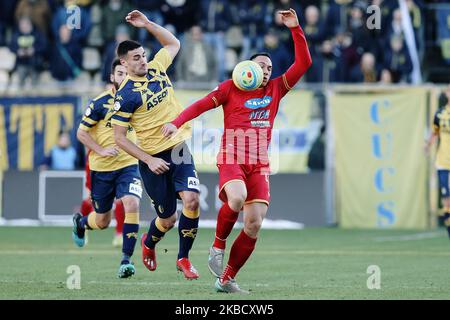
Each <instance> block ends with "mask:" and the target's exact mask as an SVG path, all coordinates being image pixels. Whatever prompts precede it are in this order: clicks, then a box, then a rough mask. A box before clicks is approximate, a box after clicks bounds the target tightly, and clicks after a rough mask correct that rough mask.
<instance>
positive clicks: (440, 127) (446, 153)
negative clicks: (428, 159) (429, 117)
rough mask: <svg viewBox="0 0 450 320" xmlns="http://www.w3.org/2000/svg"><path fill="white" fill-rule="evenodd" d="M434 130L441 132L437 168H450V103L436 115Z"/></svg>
mask: <svg viewBox="0 0 450 320" xmlns="http://www.w3.org/2000/svg"><path fill="white" fill-rule="evenodd" d="M433 130H434V132H435V133H436V134H439V148H438V151H437V155H436V168H438V169H446V170H450V104H449V105H447V106H446V107H445V108H441V109H439V110H438V111H437V112H436V114H435V115H434V123H433Z"/></svg>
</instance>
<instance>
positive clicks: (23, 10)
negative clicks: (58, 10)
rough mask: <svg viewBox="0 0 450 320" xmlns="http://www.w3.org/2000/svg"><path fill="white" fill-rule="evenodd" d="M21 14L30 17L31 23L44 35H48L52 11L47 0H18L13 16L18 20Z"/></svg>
mask: <svg viewBox="0 0 450 320" xmlns="http://www.w3.org/2000/svg"><path fill="white" fill-rule="evenodd" d="M23 16H27V17H30V19H31V22H32V23H33V25H34V26H35V27H36V28H37V29H38V30H39V31H40V33H41V34H43V35H44V36H45V37H47V38H48V37H49V36H50V30H49V29H50V21H51V18H52V13H51V11H50V7H49V5H48V1H47V0H20V1H19V3H18V4H17V8H16V12H15V18H16V20H17V21H19V19H20V18H21V17H23Z"/></svg>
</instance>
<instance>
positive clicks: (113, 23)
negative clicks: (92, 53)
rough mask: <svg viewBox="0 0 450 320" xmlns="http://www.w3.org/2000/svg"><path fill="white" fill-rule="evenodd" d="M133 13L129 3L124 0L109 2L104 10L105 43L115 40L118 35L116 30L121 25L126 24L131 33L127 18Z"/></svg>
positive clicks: (102, 22) (103, 28)
mask: <svg viewBox="0 0 450 320" xmlns="http://www.w3.org/2000/svg"><path fill="white" fill-rule="evenodd" d="M130 11H132V8H131V6H130V5H129V3H128V1H123V0H109V1H108V3H107V4H106V5H105V6H104V7H103V8H102V20H101V26H102V35H103V39H104V40H105V43H109V42H111V41H113V40H114V38H115V35H116V28H117V26H118V25H119V24H124V25H126V27H127V28H128V29H130V30H129V32H128V33H130V32H131V27H130V26H129V24H128V23H126V22H125V17H126V16H127V14H128V13H129V12H130ZM133 29H134V28H133Z"/></svg>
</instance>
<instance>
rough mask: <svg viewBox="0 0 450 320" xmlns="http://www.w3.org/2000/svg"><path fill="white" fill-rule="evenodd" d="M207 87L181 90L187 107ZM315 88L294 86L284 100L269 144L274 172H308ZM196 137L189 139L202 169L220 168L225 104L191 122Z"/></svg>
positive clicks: (182, 101)
mask: <svg viewBox="0 0 450 320" xmlns="http://www.w3.org/2000/svg"><path fill="white" fill-rule="evenodd" d="M207 94H208V92H207V91H191V90H178V91H177V98H178V100H179V101H180V102H181V104H182V105H183V106H184V107H187V106H189V105H190V104H192V103H193V102H195V101H197V100H198V99H201V98H203V97H204V96H205V95H207ZM312 99H313V92H312V91H305V90H302V91H298V90H293V91H292V92H290V93H289V94H288V95H286V96H285V97H284V98H283V100H281V103H280V109H279V111H278V114H277V117H276V119H275V124H274V130H273V134H272V142H271V144H270V147H269V154H270V164H271V170H272V173H306V172H308V167H307V161H308V152H309V149H310V147H311V144H312V143H313V139H314V138H315V136H314V134H313V133H314V132H313V131H314V129H317V128H315V127H314V124H313V123H312V121H311V110H312V106H311V104H312ZM191 125H192V128H193V136H192V139H191V140H190V141H189V142H188V145H189V148H190V150H191V152H192V154H193V156H194V161H195V166H196V167H197V169H198V171H200V172H217V168H216V156H217V153H218V151H219V148H220V141H221V137H222V133H223V111H222V108H221V107H219V108H216V109H213V110H210V111H208V112H206V113H204V114H203V115H201V116H199V117H198V118H197V119H195V120H193V121H192V122H191Z"/></svg>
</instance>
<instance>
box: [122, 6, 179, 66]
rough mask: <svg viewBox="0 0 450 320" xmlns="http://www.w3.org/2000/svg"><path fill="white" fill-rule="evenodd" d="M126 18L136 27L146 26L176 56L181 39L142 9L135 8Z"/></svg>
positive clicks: (171, 54)
mask: <svg viewBox="0 0 450 320" xmlns="http://www.w3.org/2000/svg"><path fill="white" fill-rule="evenodd" d="M125 20H126V21H127V22H128V23H130V24H131V25H132V26H134V27H136V28H145V29H146V30H147V31H148V32H150V33H151V34H152V35H153V36H154V37H155V38H156V40H158V41H159V43H160V44H161V45H162V46H163V47H164V48H166V49H167V51H169V54H170V56H171V57H172V59H173V58H175V56H176V55H177V53H178V51H179V50H180V41H179V40H178V39H177V38H176V37H175V36H174V35H173V34H172V33H171V32H170V31H169V30H167V29H166V28H164V27H161V26H160V25H158V24H156V23H154V22H152V21H150V20H148V18H147V17H146V16H145V15H144V14H143V13H142V12H140V11H138V10H133V11H131V12H130V13H128V15H127V16H126V18H125Z"/></svg>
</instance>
